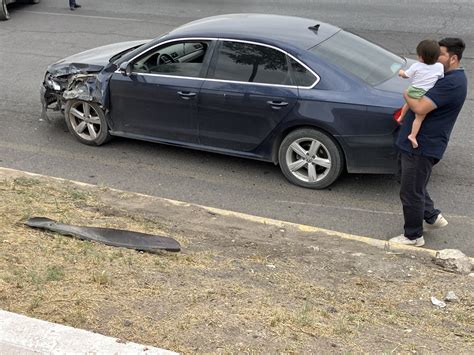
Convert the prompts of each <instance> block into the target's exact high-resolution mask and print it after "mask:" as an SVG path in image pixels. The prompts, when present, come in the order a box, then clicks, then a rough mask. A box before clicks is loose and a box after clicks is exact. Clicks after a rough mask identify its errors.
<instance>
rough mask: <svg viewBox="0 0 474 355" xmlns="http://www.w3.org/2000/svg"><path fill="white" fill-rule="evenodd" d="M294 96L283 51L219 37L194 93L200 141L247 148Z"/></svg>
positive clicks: (262, 135) (277, 119) (270, 127)
mask: <svg viewBox="0 0 474 355" xmlns="http://www.w3.org/2000/svg"><path fill="white" fill-rule="evenodd" d="M297 99H298V89H297V87H296V85H294V83H293V81H292V78H291V75H290V72H289V70H288V58H287V56H286V54H285V53H284V52H283V51H281V50H279V49H277V48H274V47H271V46H267V45H262V44H257V43H252V42H246V41H237V40H220V41H219V43H218V45H217V46H216V49H215V51H214V55H213V58H212V61H211V65H210V68H209V72H208V75H207V78H206V81H205V82H204V84H203V86H202V87H201V91H200V94H199V101H198V120H199V138H200V142H201V144H202V145H205V146H212V147H215V148H220V149H226V150H235V151H247V152H248V151H252V150H254V149H255V148H257V147H258V146H259V144H260V143H262V142H263V141H264V140H265V138H266V137H267V136H268V135H269V134H270V133H271V132H272V131H273V129H274V128H275V127H276V126H277V125H278V124H279V123H280V122H281V121H282V120H283V119H284V118H285V117H286V116H287V115H288V114H289V113H290V112H291V111H292V109H293V107H294V106H295V104H296V102H297Z"/></svg>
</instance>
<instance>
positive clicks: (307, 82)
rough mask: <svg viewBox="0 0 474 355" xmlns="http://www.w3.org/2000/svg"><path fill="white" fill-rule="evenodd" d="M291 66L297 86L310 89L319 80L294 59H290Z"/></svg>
mask: <svg viewBox="0 0 474 355" xmlns="http://www.w3.org/2000/svg"><path fill="white" fill-rule="evenodd" d="M290 65H291V71H292V74H293V78H294V79H295V82H296V85H298V86H305V87H308V86H312V85H313V84H314V83H315V82H316V80H317V78H316V77H315V76H314V74H313V73H311V72H310V71H309V70H308V69H306V68H305V67H304V66H302V65H301V64H300V63H298V62H297V61H296V60H294V59H293V58H290Z"/></svg>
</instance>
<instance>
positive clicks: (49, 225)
mask: <svg viewBox="0 0 474 355" xmlns="http://www.w3.org/2000/svg"><path fill="white" fill-rule="evenodd" d="M25 224H26V225H27V226H29V227H33V228H41V229H46V230H50V231H53V232H56V233H59V234H63V235H67V236H71V237H74V238H78V239H81V240H93V241H96V242H100V243H103V244H106V245H111V246H114V247H122V248H129V249H135V250H139V251H146V252H149V253H157V252H159V251H162V250H166V251H174V252H177V251H180V250H181V245H180V244H179V243H178V242H177V241H176V240H174V239H173V238H170V237H162V236H159V235H152V234H145V233H140V232H132V231H127V230H121V229H112V228H96V227H79V226H72V225H69V224H62V223H58V222H56V221H53V220H52V219H49V218H45V217H32V218H30V219H29V220H27V221H26V223H25Z"/></svg>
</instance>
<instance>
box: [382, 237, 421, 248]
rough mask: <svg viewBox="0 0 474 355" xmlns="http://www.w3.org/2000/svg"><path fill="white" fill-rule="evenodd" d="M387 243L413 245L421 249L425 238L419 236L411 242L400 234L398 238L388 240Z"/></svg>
mask: <svg viewBox="0 0 474 355" xmlns="http://www.w3.org/2000/svg"><path fill="white" fill-rule="evenodd" d="M388 241H389V242H390V243H397V244H405V245H413V246H415V247H422V246H423V245H425V238H423V236H421V237H420V238H417V239H414V240H411V239H408V238H407V237H405V236H404V235H403V234H401V235H399V236H398V237H395V238H391V239H389V240H388Z"/></svg>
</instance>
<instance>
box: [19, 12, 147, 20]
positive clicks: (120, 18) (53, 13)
mask: <svg viewBox="0 0 474 355" xmlns="http://www.w3.org/2000/svg"><path fill="white" fill-rule="evenodd" d="M23 12H28V13H30V14H38V15H51V16H74V17H85V18H98V19H103V20H111V21H132V22H144V21H145V20H138V19H133V18H125V17H106V16H89V15H77V14H62V13H57V12H40V11H23Z"/></svg>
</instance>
